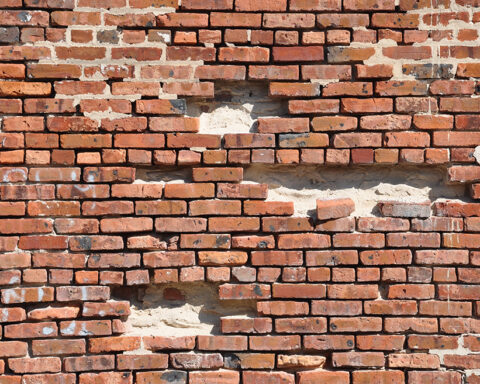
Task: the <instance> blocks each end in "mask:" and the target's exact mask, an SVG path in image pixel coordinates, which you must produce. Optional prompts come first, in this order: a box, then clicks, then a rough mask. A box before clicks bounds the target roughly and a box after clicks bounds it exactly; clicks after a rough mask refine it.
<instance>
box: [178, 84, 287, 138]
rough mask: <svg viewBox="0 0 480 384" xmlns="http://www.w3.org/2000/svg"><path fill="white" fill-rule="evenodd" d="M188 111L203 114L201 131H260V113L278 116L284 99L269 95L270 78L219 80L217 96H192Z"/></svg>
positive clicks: (219, 132) (216, 87)
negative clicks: (234, 80)
mask: <svg viewBox="0 0 480 384" xmlns="http://www.w3.org/2000/svg"><path fill="white" fill-rule="evenodd" d="M187 101H188V105H187V115H188V116H192V117H199V118H200V133H210V134H225V133H249V132H256V127H255V123H256V121H257V119H258V118H259V117H278V116H280V115H282V114H285V113H286V111H287V108H286V106H285V105H284V102H282V101H281V100H275V99H272V98H270V97H269V96H268V83H267V82H255V81H250V82H245V81H239V82H216V83H215V100H200V99H188V100H187Z"/></svg>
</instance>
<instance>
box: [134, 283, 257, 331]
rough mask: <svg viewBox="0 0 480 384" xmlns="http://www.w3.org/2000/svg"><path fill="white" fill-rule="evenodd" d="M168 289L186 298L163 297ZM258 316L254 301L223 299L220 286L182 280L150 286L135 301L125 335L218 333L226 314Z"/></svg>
mask: <svg viewBox="0 0 480 384" xmlns="http://www.w3.org/2000/svg"><path fill="white" fill-rule="evenodd" d="M166 288H170V289H171V288H173V289H178V290H179V291H180V293H181V294H182V295H184V296H185V299H184V300H166V299H164V295H163V293H164V290H165V289H166ZM235 315H236V316H242V317H245V316H248V317H254V316H255V304H254V302H253V301H252V302H249V301H247V300H245V301H242V302H235V303H234V304H232V303H230V302H224V301H220V300H219V299H218V286H217V285H214V284H206V283H188V284H187V283H183V284H171V285H152V286H149V287H148V288H147V289H146V291H145V295H144V297H143V300H142V301H132V304H131V314H130V316H128V319H127V321H126V329H127V331H126V334H127V335H135V336H193V335H211V334H217V333H219V329H220V318H221V317H224V316H235Z"/></svg>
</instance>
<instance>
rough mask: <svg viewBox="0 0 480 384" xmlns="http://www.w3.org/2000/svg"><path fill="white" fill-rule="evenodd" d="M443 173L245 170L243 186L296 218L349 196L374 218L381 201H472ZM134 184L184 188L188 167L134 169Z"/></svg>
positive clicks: (429, 169) (419, 169) (417, 169)
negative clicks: (319, 203)
mask: <svg viewBox="0 0 480 384" xmlns="http://www.w3.org/2000/svg"><path fill="white" fill-rule="evenodd" d="M446 173H447V171H446V169H445V168H444V167H435V166H407V165H396V166H378V165H375V166H349V167H342V166H328V167H327V166H312V165H304V164H296V165H294V166H287V165H260V164H258V165H250V166H248V167H244V177H243V179H244V181H243V183H257V184H267V185H268V187H269V188H268V198H267V200H268V201H293V202H294V208H295V213H294V215H295V216H312V217H315V200H316V199H333V198H343V197H350V198H352V199H353V200H354V202H355V208H356V209H355V212H354V213H353V215H355V216H372V215H378V211H377V209H376V205H377V204H378V202H380V201H383V200H395V201H405V202H417V203H418V202H422V201H425V200H430V201H432V202H434V201H437V200H438V201H441V200H445V199H453V200H461V201H471V199H470V198H469V197H468V196H467V194H466V189H465V188H466V187H465V185H464V184H447V183H446V180H445V179H446ZM136 178H137V179H136V181H135V182H136V183H184V182H185V183H189V182H192V177H191V167H184V168H175V169H173V168H162V169H158V168H139V169H137V176H136Z"/></svg>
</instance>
